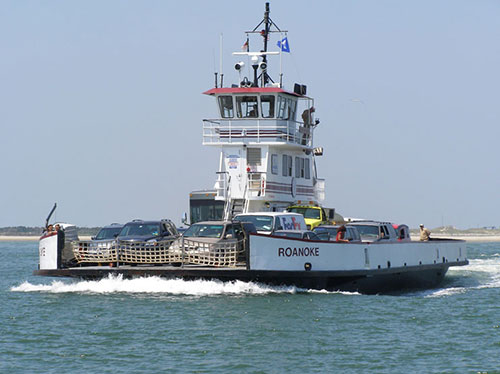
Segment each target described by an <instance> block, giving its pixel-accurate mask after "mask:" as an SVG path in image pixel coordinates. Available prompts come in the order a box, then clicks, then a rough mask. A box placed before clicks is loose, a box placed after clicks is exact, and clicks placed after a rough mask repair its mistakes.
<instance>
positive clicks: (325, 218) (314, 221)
mask: <svg viewBox="0 0 500 374" xmlns="http://www.w3.org/2000/svg"><path fill="white" fill-rule="evenodd" d="M286 211H287V212H293V213H300V214H302V215H303V216H304V220H305V221H306V225H307V228H308V230H312V229H314V228H315V227H318V226H319V225H328V224H330V223H331V220H332V219H333V217H334V215H335V209H325V208H322V207H320V206H317V205H292V206H289V207H288V208H286ZM327 211H328V214H327Z"/></svg>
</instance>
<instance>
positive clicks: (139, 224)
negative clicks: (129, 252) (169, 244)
mask: <svg viewBox="0 0 500 374" xmlns="http://www.w3.org/2000/svg"><path fill="white" fill-rule="evenodd" d="M178 236H179V233H178V232H177V228H176V227H175V225H174V223H173V222H172V221H171V220H169V219H162V220H157V221H143V220H140V219H136V220H133V221H131V222H128V223H126V224H125V225H124V226H123V228H122V229H121V231H120V233H119V234H118V236H117V237H116V239H117V240H118V241H126V242H148V243H150V242H156V241H160V240H167V239H175V238H176V237H178Z"/></svg>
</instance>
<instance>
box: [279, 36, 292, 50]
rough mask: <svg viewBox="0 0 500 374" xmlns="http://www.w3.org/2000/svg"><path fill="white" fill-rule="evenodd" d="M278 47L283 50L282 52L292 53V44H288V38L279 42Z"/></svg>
mask: <svg viewBox="0 0 500 374" xmlns="http://www.w3.org/2000/svg"><path fill="white" fill-rule="evenodd" d="M278 47H279V48H281V52H288V53H290V44H288V37H285V38H283V39H282V40H278Z"/></svg>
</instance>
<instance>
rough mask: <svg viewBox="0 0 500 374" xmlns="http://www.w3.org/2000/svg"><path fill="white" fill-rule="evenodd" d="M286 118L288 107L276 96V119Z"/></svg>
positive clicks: (282, 98) (283, 99)
mask: <svg viewBox="0 0 500 374" xmlns="http://www.w3.org/2000/svg"><path fill="white" fill-rule="evenodd" d="M286 117H288V106H287V103H286V99H285V98H284V97H281V96H278V118H283V119H286Z"/></svg>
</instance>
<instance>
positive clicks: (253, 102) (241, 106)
mask: <svg viewBox="0 0 500 374" xmlns="http://www.w3.org/2000/svg"><path fill="white" fill-rule="evenodd" d="M236 114H237V115H238V118H257V117H258V116H259V112H258V108H257V96H237V97H236Z"/></svg>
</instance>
